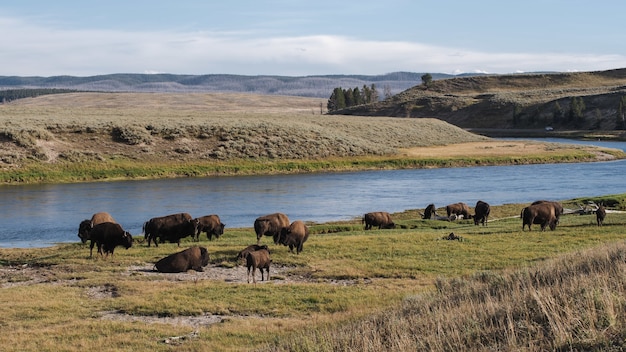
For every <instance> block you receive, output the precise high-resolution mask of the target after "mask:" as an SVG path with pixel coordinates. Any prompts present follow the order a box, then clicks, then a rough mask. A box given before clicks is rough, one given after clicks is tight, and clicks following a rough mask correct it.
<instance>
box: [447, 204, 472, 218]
mask: <svg viewBox="0 0 626 352" xmlns="http://www.w3.org/2000/svg"><path fill="white" fill-rule="evenodd" d="M446 213H447V215H448V218H450V216H451V215H456V217H457V218H458V217H460V216H463V219H471V218H472V215H471V214H470V208H469V206H467V204H465V203H454V204H449V205H446Z"/></svg>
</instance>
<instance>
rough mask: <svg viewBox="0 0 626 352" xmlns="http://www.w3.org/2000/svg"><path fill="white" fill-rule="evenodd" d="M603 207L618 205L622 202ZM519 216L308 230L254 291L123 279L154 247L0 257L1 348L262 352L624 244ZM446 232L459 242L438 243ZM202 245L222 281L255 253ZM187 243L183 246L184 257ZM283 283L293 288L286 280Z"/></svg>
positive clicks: (580, 226) (612, 225)
mask: <svg viewBox="0 0 626 352" xmlns="http://www.w3.org/2000/svg"><path fill="white" fill-rule="evenodd" d="M600 198H602V199H617V200H620V202H621V203H620V206H622V207H623V206H625V205H626V204H625V203H624V199H626V195H611V196H606V197H600ZM596 200H597V199H596ZM577 201H578V200H574V201H573V202H577ZM523 206H524V205H505V206H500V207H493V208H494V209H493V214H494V216H493V219H497V218H499V219H500V220H494V221H492V222H490V223H489V225H488V226H487V227H482V226H474V225H473V223H471V222H470V221H460V222H455V223H452V222H444V221H434V220H421V219H419V216H416V215H417V212H416V211H408V212H406V213H403V214H394V217H395V218H396V219H397V223H398V224H399V225H400V226H399V228H397V229H394V230H371V231H365V230H363V228H362V225H361V224H360V221H358V220H354V221H349V222H340V223H329V224H316V225H312V226H311V230H312V234H311V236H310V237H309V240H308V241H307V242H306V243H305V245H304V251H303V252H302V253H301V254H300V255H295V254H291V253H289V252H288V249H287V248H286V247H283V246H275V245H273V244H271V245H270V248H271V249H272V260H273V265H274V266H282V267H285V268H287V270H288V271H290V272H291V274H289V273H286V274H280V275H278V274H276V273H275V272H274V274H273V278H272V280H271V283H269V284H257V285H256V286H255V285H253V284H247V283H241V282H227V281H224V280H185V281H176V280H168V281H164V280H161V279H160V278H159V276H158V275H142V274H141V273H140V272H139V273H137V272H135V273H132V272H131V273H129V272H128V270H127V268H128V267H129V266H131V265H139V266H142V265H144V266H145V265H146V263H153V262H155V261H156V260H157V259H159V258H161V257H163V256H165V255H167V254H169V253H172V252H174V251H177V250H179V249H178V248H177V247H176V245H175V244H164V245H161V246H159V247H158V248H155V247H150V248H148V247H146V246H145V244H135V245H134V246H133V247H132V248H130V249H128V250H124V249H121V248H120V249H118V250H116V252H115V257H114V258H109V259H107V260H103V259H99V258H96V259H89V258H88V252H89V249H88V246H86V245H82V244H79V243H76V244H64V245H59V246H54V247H50V248H38V249H0V258H1V261H0V265H2V268H4V269H9V268H12V270H8V271H7V270H5V271H4V272H3V275H2V276H1V279H0V284H2V285H3V288H2V289H0V309H1V310H2V312H3V315H2V317H0V325H1V326H2V327H3V328H4V329H5V330H7V331H11V332H12V333H11V334H2V335H0V344H1V345H2V346H15V348H13V347H9V348H7V350H20V351H29V350H59V349H62V350H68V351H74V350H83V349H84V348H91V349H94V348H95V349H99V350H101V349H102V346H104V345H105V344H109V343H110V344H112V345H111V346H112V347H111V348H110V350H115V349H118V350H134V351H143V350H169V348H170V346H168V345H167V344H165V343H164V342H163V341H164V339H166V338H168V337H171V336H185V335H188V334H190V333H191V332H193V331H194V330H197V331H198V336H197V337H195V338H190V339H186V340H184V341H183V342H182V345H181V346H179V348H182V349H183V350H202V349H206V348H207V346H211V349H212V350H224V351H226V350H246V349H248V348H250V347H251V346H257V347H261V346H264V345H265V344H267V343H270V344H273V345H275V346H280V345H282V344H285V343H288V341H291V339H292V338H293V337H294V336H301V334H297V333H296V335H294V333H295V332H296V331H301V330H302V329H303V328H305V327H306V328H305V330H306V331H309V332H314V331H318V330H316V329H318V328H319V329H322V330H319V331H324V330H323V329H324V327H328V326H345V324H348V323H349V322H359V321H364V320H363V319H365V318H367V317H371V316H372V315H373V314H378V313H381V314H383V313H384V312H391V311H393V309H396V307H398V306H399V305H400V304H402V302H403V301H405V300H406V299H407V298H408V297H414V296H416V295H422V294H426V293H427V292H432V290H433V288H435V285H436V284H437V282H443V281H441V280H458V279H462V278H470V277H473V276H474V275H477V274H479V273H483V274H482V275H486V274H484V273H492V274H489V275H495V276H497V275H500V274H499V273H501V272H504V271H507V270H514V269H516V270H517V269H526V270H528V268H532V267H534V266H535V265H539V267H542V265H544V264H543V263H544V261H545V260H547V259H549V258H554V257H556V256H559V255H562V254H564V253H574V252H576V251H581V250H584V249H587V248H595V247H598V246H602V245H603V244H615V243H623V241H624V231H623V229H624V225H626V215H625V214H615V213H611V214H609V215H608V217H607V219H606V225H605V226H604V227H601V228H598V227H597V226H595V225H594V223H595V220H594V217H593V216H592V215H585V216H579V215H565V216H563V217H562V220H561V224H560V225H559V226H558V227H557V229H556V230H555V231H546V232H540V231H532V232H528V231H522V230H521V220H520V219H519V218H515V217H514V218H507V217H509V216H518V214H519V210H520V209H521V207H523ZM450 232H454V233H455V234H456V235H458V236H460V237H461V238H462V240H461V241H449V240H444V239H442V237H445V236H447V235H448V234H449V233H450ZM137 239H139V238H137ZM202 240H203V241H201V242H200V244H201V245H203V246H206V247H207V248H208V250H209V253H210V255H211V263H212V265H217V266H219V267H221V268H222V269H225V270H234V269H228V268H234V267H236V266H238V263H236V262H235V261H234V257H235V255H236V254H237V252H238V251H239V250H241V249H242V248H243V247H245V246H246V245H248V244H250V243H254V242H256V238H255V235H254V232H253V231H252V229H249V228H241V229H229V228H227V229H226V232H225V234H224V236H223V237H222V238H220V239H219V240H217V241H216V240H214V241H207V240H206V237H204V236H203V237H202ZM263 242H264V243H269V242H271V239H270V238H264V239H263ZM191 244H192V242H189V241H186V242H183V243H182V246H181V247H182V248H185V247H187V246H189V245H191ZM27 268H36V269H37V270H39V271H40V272H41V273H42V274H41V280H42V282H40V283H30V282H29V275H30V274H29V272H27V271H25V269H27ZM206 270H211V268H207V269H206ZM289 275H295V276H296V277H300V278H301V279H298V280H296V281H287V280H286V279H287V278H288V277H289ZM241 279H242V280H244V279H245V278H244V277H242V278H241ZM303 279H305V280H303ZM244 282H245V281H244ZM9 284H16V285H15V286H13V285H11V286H7V285H9ZM94 289H95V290H100V291H105V292H107V293H109V294H107V295H104V297H101V298H98V297H94V296H93V295H91V294H90V292H91V290H94ZM111 292H114V293H115V294H111ZM108 311H115V312H123V313H125V314H127V315H128V316H129V317H153V316H154V317H171V318H176V317H185V316H201V315H203V314H217V315H220V316H222V317H223V319H224V321H223V322H222V323H219V324H215V325H210V326H206V327H199V328H192V327H189V326H185V325H174V326H172V325H170V324H165V323H161V324H148V323H142V322H137V321H122V320H105V319H101V318H100V316H101V315H102V314H103V312H108ZM18 346H19V348H18Z"/></svg>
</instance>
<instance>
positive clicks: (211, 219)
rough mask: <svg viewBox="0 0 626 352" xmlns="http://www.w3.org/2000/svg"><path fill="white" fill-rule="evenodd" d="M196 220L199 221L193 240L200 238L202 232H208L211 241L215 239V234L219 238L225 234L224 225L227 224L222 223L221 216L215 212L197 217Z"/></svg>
mask: <svg viewBox="0 0 626 352" xmlns="http://www.w3.org/2000/svg"><path fill="white" fill-rule="evenodd" d="M195 222H196V223H197V228H196V234H195V236H194V238H193V240H194V241H196V242H197V241H199V240H200V233H201V232H206V236H207V238H208V239H209V241H211V240H212V239H213V236H215V238H216V239H217V238H220V236H221V235H223V234H224V227H225V226H226V225H224V224H222V222H221V221H220V217H219V216H217V215H215V214H213V215H206V216H201V217H199V218H196V219H195Z"/></svg>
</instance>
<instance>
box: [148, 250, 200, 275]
mask: <svg viewBox="0 0 626 352" xmlns="http://www.w3.org/2000/svg"><path fill="white" fill-rule="evenodd" d="M207 265H209V251H207V249H206V248H204V247H198V246H194V247H191V248H187V249H185V250H184V251H181V252H178V253H174V254H170V255H168V256H167V257H165V258H162V259H160V260H159V261H158V262H156V264H155V265H154V266H155V267H156V269H157V270H158V271H159V272H161V273H183V272H186V271H187V270H190V269H193V270H195V271H203V270H204V269H202V268H203V267H205V266H207Z"/></svg>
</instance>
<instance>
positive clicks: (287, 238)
mask: <svg viewBox="0 0 626 352" xmlns="http://www.w3.org/2000/svg"><path fill="white" fill-rule="evenodd" d="M308 238H309V228H308V227H307V226H306V224H305V223H304V222H303V221H300V220H296V221H294V222H292V223H291V225H289V227H288V228H287V229H286V230H284V231H283V232H282V233H281V234H280V239H279V240H278V242H279V243H280V244H282V245H284V246H289V251H290V252H292V253H293V249H294V248H296V254H300V252H302V245H303V244H304V242H306V240H307V239H308Z"/></svg>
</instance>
